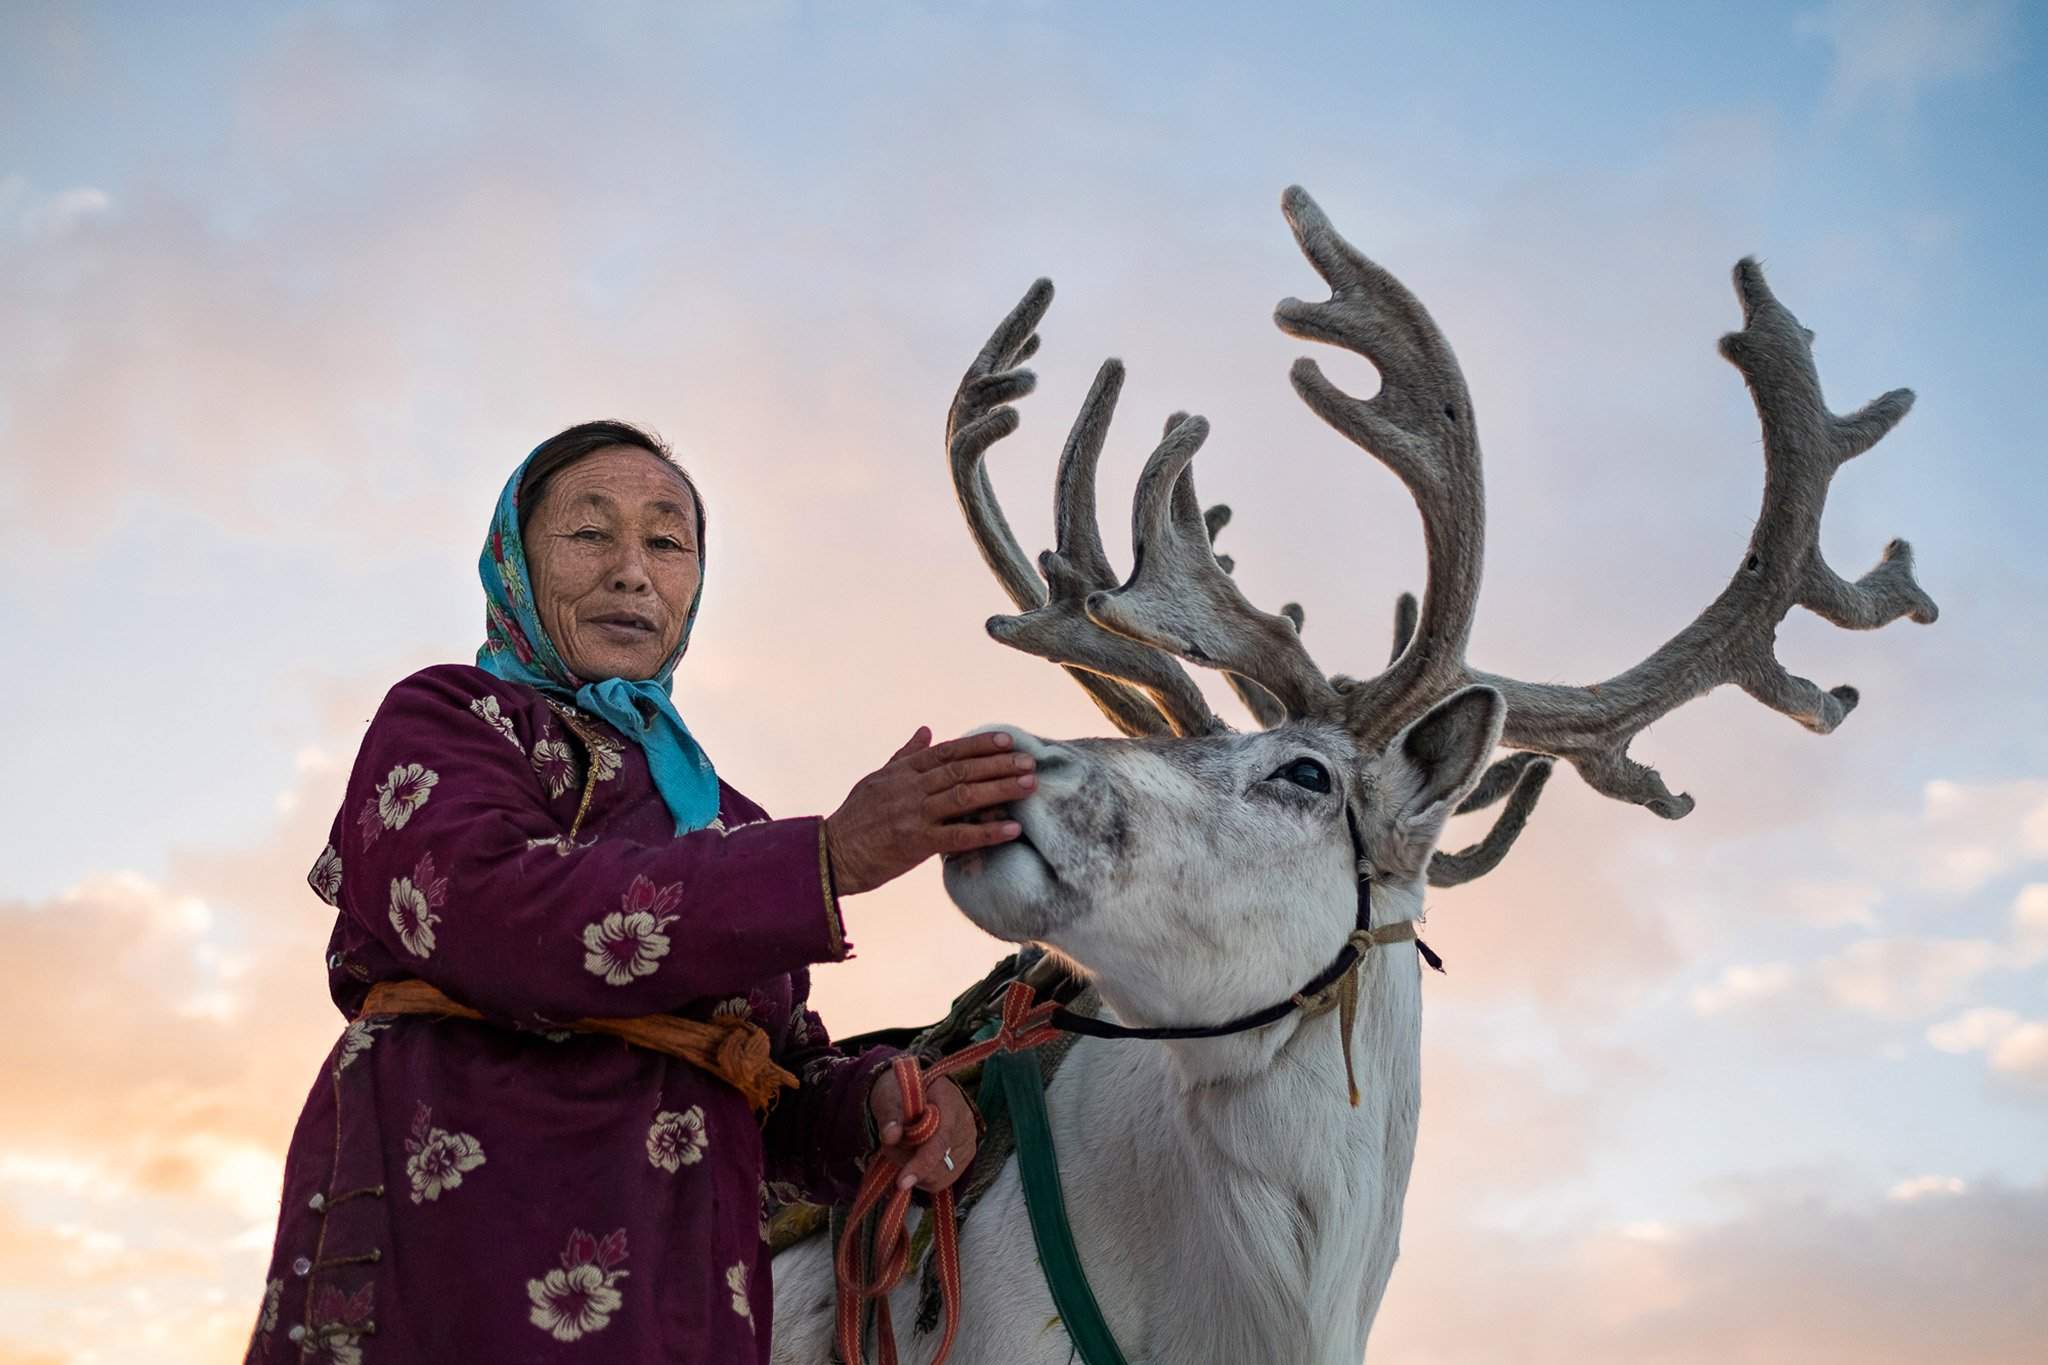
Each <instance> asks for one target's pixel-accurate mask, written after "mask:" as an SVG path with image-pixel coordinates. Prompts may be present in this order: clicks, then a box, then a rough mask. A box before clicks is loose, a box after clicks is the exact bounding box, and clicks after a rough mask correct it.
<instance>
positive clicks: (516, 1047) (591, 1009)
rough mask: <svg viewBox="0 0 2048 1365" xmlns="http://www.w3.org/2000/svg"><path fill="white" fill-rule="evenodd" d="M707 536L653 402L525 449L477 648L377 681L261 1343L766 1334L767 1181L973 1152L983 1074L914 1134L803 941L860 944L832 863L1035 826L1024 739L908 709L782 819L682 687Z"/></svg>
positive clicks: (490, 547)
mask: <svg viewBox="0 0 2048 1365" xmlns="http://www.w3.org/2000/svg"><path fill="white" fill-rule="evenodd" d="M703 565H704V509H703V503H702V501H701V500H700V499H699V497H698V495H697V490H696V487H695V485H694V484H692V482H691V481H690V479H689V478H688V476H687V475H686V474H685V473H684V472H683V471H682V470H681V469H680V468H678V467H677V466H676V465H675V464H674V462H673V461H672V460H671V459H670V458H669V456H668V454H667V452H666V451H665V450H664V449H663V447H662V446H661V445H660V444H659V443H658V442H657V441H656V440H654V439H653V438H652V437H650V436H648V435H646V434H645V433H643V432H641V431H638V430H636V429H634V428H633V427H630V426H626V425H624V424H620V423H612V422H597V423H589V424H586V425H583V426H578V427H574V428H571V429H570V430H568V431H565V432H563V433H561V434H560V435H558V436H555V437H553V438H552V439H550V440H548V441H545V442H543V443H542V444H541V445H540V447H539V448H537V449H536V450H535V451H534V452H533V454H532V455H530V456H529V457H528V458H527V459H526V461H525V462H524V463H523V464H522V465H521V466H520V468H519V469H518V470H517V471H516V472H515V473H514V474H513V476H512V478H511V480H510V481H509V482H508V483H507V484H506V485H505V490H504V492H503V494H502V495H501V496H500V498H499V500H498V506H497V511H496V515H495V517H494V519H493V522H492V526H491V532H490V536H489V539H488V540H487V541H486V543H485V547H484V553H483V557H482V561H481V569H482V574H483V581H484V591H485V595H486V597H487V599H488V606H487V609H486V612H487V640H486V643H485V644H484V646H483V648H482V649H481V650H480V651H479V652H478V654H477V666H476V667H474V668H470V667H464V666H461V665H453V664H450V665H443V666H439V667H434V668H429V669H426V670H424V671H422V672H419V673H416V674H414V675H413V676H412V677H410V678H407V679H406V680H405V681H403V682H401V683H399V684H398V685H397V686H396V687H394V688H392V689H391V692H390V694H389V695H388V696H386V697H385V699H384V704H383V706H382V707H381V708H380V709H379V710H378V712H377V715H376V718H375V719H374V720H372V721H371V723H370V728H369V732H368V733H367V734H366V735H365V736H364V738H363V744H362V749H361V752H360V753H359V754H358V756H357V758H356V763H355V769H354V772H353V773H352V774H351V776H350V778H349V783H348V788H347V793H346V795H345V797H344V799H343V802H342V809H341V813H340V815H339V816H337V817H336V819H335V822H334V829H333V835H332V839H331V841H330V843H329V844H328V847H327V848H326V849H325V851H323V852H322V853H321V855H320V858H319V861H318V862H317V863H316V864H315V866H314V868H313V871H312V875H311V878H310V880H311V882H312V884H313V887H314V889H315V890H316V891H317V892H318V893H319V894H320V896H321V897H322V898H323V899H324V900H326V901H327V902H328V903H329V904H331V905H333V906H334V907H335V909H336V911H337V913H336V917H335V925H334V935H333V938H332V940H331V942H330V944H329V949H328V955H327V977H328V988H329V991H330V992H331V994H332V995H333V997H334V1001H335V1003H336V1004H337V1005H339V1006H340V1008H341V1011H342V1014H343V1015H344V1016H345V1017H346V1018H347V1019H349V1021H350V1022H349V1025H348V1028H347V1030H346V1031H345V1032H344V1033H343V1034H342V1035H341V1037H340V1038H339V1039H338V1040H337V1041H336V1043H335V1045H334V1048H333V1050H332V1051H331V1052H330V1053H329V1054H328V1057H327V1060H326V1064H325V1065H324V1067H323V1068H322V1070H321V1073H320V1076H319V1077H318V1079H317V1080H316V1082H315V1083H314V1085H313V1088H312V1091H311V1093H310V1094H309V1095H308V1096H307V1098H306V1103H305V1108H304V1110H303V1112H302V1113H301V1116H300V1119H299V1124H298V1129H297V1131H296V1133H295V1134H294V1135H293V1138H292V1145H291V1152H290V1156H289V1158H288V1160H287V1162H286V1165H285V1177H284V1196H283V1208H282V1211H281V1214H280V1217H279V1220H278V1230H277V1242H276V1250H275V1252H274V1254H273V1257H272V1261H271V1270H270V1276H269V1279H268V1282H267V1284H266V1287H265V1289H266V1292H265V1296H264V1301H263V1306H262V1310H261V1314H260V1316H259V1319H258V1322H257V1328H256V1332H255V1336H254V1339H253V1341H252V1343H251V1346H250V1350H249V1356H248V1358H249V1360H251V1361H275V1362H283V1361H300V1360H322V1361H326V1360H331V1361H336V1362H343V1363H344V1365H358V1363H359V1362H369V1365H397V1363H398V1362H408V1363H411V1362H418V1363H419V1365H427V1363H428V1362H433V1363H434V1365H456V1363H457V1362H460V1363H462V1365H469V1362H477V1365H482V1363H483V1362H491V1365H498V1363H499V1362H513V1361H519V1362H541V1361H603V1362H607V1365H619V1363H620V1362H625V1363H627V1365H631V1363H632V1362H654V1361H691V1362H717V1365H726V1362H742V1361H757V1360H758V1361H765V1360H766V1359H767V1357H768V1331H769V1324H770V1320H771V1317H772V1313H771V1295H770V1286H769V1258H768V1254H767V1249H766V1245H765V1243H764V1242H763V1240H762V1224H761V1218H762V1209H763V1205H764V1203H765V1202H766V1200H767V1199H768V1197H769V1196H768V1188H769V1186H770V1185H771V1184H773V1185H774V1186H775V1187H776V1188H777V1190H778V1193H783V1194H787V1193H790V1191H788V1190H784V1189H783V1186H784V1185H785V1184H786V1185H787V1186H789V1187H793V1190H794V1191H796V1192H801V1193H802V1194H803V1195H804V1196H805V1197H807V1198H810V1199H813V1200H819V1201H831V1200H835V1199H841V1198H845V1197H847V1196H848V1195H850V1193H851V1191H852V1187H853V1186H854V1185H855V1184H856V1183H857V1182H858V1180H859V1178H860V1175H861V1173H862V1171H863V1169H864V1167H865V1165H866V1164H867V1163H868V1162H869V1161H870V1160H873V1159H876V1157H877V1155H878V1153H879V1155H880V1156H881V1157H882V1158H883V1159H887V1160H890V1161H893V1162H896V1163H897V1164H899V1165H900V1166H901V1167H902V1168H903V1173H902V1175H901V1176H900V1177H899V1179H900V1180H901V1181H902V1182H903V1183H904V1184H905V1185H906V1186H907V1185H908V1184H910V1183H912V1182H915V1183H917V1184H920V1185H922V1186H924V1187H925V1188H927V1189H938V1188H943V1187H944V1186H946V1185H947V1184H950V1183H951V1182H952V1181H953V1180H954V1179H956V1178H957V1177H958V1176H959V1174H960V1173H961V1172H962V1171H964V1170H965V1169H966V1166H967V1163H968V1161H969V1160H970V1159H971V1158H972V1156H973V1152H974V1139H975V1118H974V1115H973V1112H972V1110H971V1109H970V1107H969V1106H968V1104H967V1101H966V1100H965V1098H964V1097H963V1096H961V1095H960V1093H959V1092H958V1091H957V1090H956V1089H954V1088H953V1087H952V1086H951V1085H950V1083H943V1082H942V1083H941V1084H940V1086H939V1087H938V1089H937V1093H936V1095H935V1098H936V1100H937V1103H938V1107H939V1111H940V1115H941V1124H940V1127H939V1130H938V1133H937V1135H936V1136H934V1137H932V1138H931V1139H929V1140H928V1141H927V1142H926V1143H925V1144H924V1145H923V1146H922V1147H920V1148H918V1149H916V1150H914V1151H912V1150H906V1149H905V1145H904V1144H903V1143H902V1142H901V1137H902V1132H903V1129H902V1125H901V1122H900V1120H901V1118H902V1114H903V1103H902V1097H901V1096H900V1094H899V1093H898V1092H897V1089H896V1081H895V1078H894V1076H893V1075H891V1074H890V1071H889V1069H888V1065H887V1064H888V1061H889V1058H890V1054H889V1053H888V1052H887V1051H885V1050H881V1049H874V1050H870V1051H867V1052H863V1053H861V1054H860V1055H857V1056H849V1055H847V1054H846V1053H844V1052H841V1051H840V1050H838V1049H837V1048H835V1047H834V1046H833V1045H832V1043H831V1041H830V1039H829V1038H828V1037H827V1035H826V1032H825V1028H824V1026H823V1025H822V1024H821V1023H820V1022H819V1020H818V1017H817V1015H815V1014H813V1013H812V1012H811V1011H810V1009H809V1007H808V1005H807V1003H806V1002H807V997H808V994H809V985H810V978H809V970H808V969H809V966H810V964H811V963H814V962H836V961H839V960H841V959H843V958H845V957H846V956H847V955H848V952H849V950H850V946H851V945H850V944H849V943H848V941H847V937H846V933H845V929H844V927H843V924H842V921H841V916H840V901H841V898H842V897H845V896H850V895H854V894H857V893H859V892H862V891H868V890H872V889H873V888H874V887H877V886H879V885H881V884H882V883H884V882H886V881H888V880H890V879H891V878H893V877H896V876H899V875H901V874H902V873H904V872H907V871H908V870H910V869H911V868H912V867H914V866H916V865H917V864H918V863H920V862H922V861H923V860H924V859H926V858H928V857H930V856H931V855H932V854H934V853H943V852H947V851H955V850H968V849H974V848H981V847H986V846H988V845H991V844H995V843H1000V842H1002V841H1004V840H1006V839H1010V838H1014V837H1015V836H1016V833H1017V827H1016V826H1015V825H1014V824H1012V823H1010V822H1008V821H1007V820H1004V819H1002V818H1000V815H1001V812H1000V811H999V810H998V809H997V808H998V807H1000V806H1001V805H1002V804H1003V803H1004V802H1006V801H1013V800H1016V799H1018V798H1020V797H1021V796H1023V795H1024V793H1025V792H1027V791H1028V790H1029V789H1030V788H1031V786H1032V783H1033V778H1032V776H1031V774H1030V771H1029V770H1030V768H1031V761H1030V759H1029V758H1028V757H1025V756H1023V755H1018V754H1014V753H1010V752H1007V751H1006V750H1007V748H1008V743H1009V741H1008V737H1007V736H1003V735H988V736H977V737H972V738H968V739H962V740H955V741H953V742H951V743H946V744H939V745H931V744H930V742H929V739H930V737H929V734H928V733H927V732H926V731H924V730H920V731H919V732H918V733H917V735H915V736H913V737H912V739H911V740H910V742H909V743H908V744H906V745H905V746H904V747H903V748H902V749H901V750H899V751H898V752H897V753H896V755H895V756H894V757H893V758H892V759H891V760H890V761H889V762H888V763H887V764H886V765H884V766H883V767H882V768H881V769H879V770H878V771H877V772H875V773H873V774H871V775H869V776H868V777H866V778H864V779H862V780H861V782H860V783H859V784H858V785H856V786H855V787H854V789H853V791H852V793H851V794H850V795H849V796H848V797H847V798H846V800H845V802H844V803H843V804H842V805H841V806H840V807H839V809H838V810H837V811H835V812H834V813H833V814H832V815H831V816H829V817H827V818H823V819H820V818H818V817H815V816H805V817H800V818H797V819H785V820H771V819H769V818H768V817H767V816H766V815H765V814H764V813H763V812H762V811H761V809H760V808H759V807H757V806H755V805H754V803H753V802H751V801H749V800H748V799H747V798H746V797H744V796H742V795H740V794H739V793H738V792H737V791H735V790H733V789H732V788H731V787H729V786H727V785H726V784H725V783H724V782H722V781H720V780H719V778H718V775H717V774H716V773H715V772H714V771H713V769H712V765H711V761H710V759H709V758H708V757H706V755H705V753H704V751H703V750H702V749H701V748H700V747H698V745H697V743H696V741H695V740H694V739H693V738H692V737H691V735H690V731H689V729H688V728H687V727H686V726H685V725H684V724H683V721H682V718H681V717H680V716H679V715H678V714H677V713H676V709H675V707H674V705H673V704H672V703H671V701H670V698H669V687H670V676H671V674H672V673H673V671H674V669H675V667H676V664H677V661H678V660H680V659H681V658H682V656H683V651H684V648H685V647H686V645H687V644H688V642H689V638H690V626H691V622H692V621H693V620H694V619H695V616H696V613H697V604H698V601H699V599H700V597H701V595H702V588H703ZM763 1111H765V1112H763Z"/></svg>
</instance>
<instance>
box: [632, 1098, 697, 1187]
mask: <svg viewBox="0 0 2048 1365" xmlns="http://www.w3.org/2000/svg"><path fill="white" fill-rule="evenodd" d="M710 1145H711V1135H710V1134H709V1133H706V1132H705V1131H704V1107H703V1106H702V1105H698V1104H693V1105H691V1106H690V1107H689V1108H688V1109H685V1110H682V1111H681V1112H677V1111H676V1110H673V1109H664V1110H662V1111H661V1112H660V1113H659V1114H656V1115H655V1116H654V1123H653V1125H652V1126H650V1127H649V1128H648V1130H647V1159H648V1160H649V1161H651V1162H653V1163H654V1164H655V1165H656V1166H658V1167H660V1168H661V1169H662V1170H664V1171H667V1172H669V1173H670V1174H671V1175H673V1174H674V1173H675V1172H677V1171H679V1170H681V1169H682V1168H683V1167H685V1166H694V1165H696V1164H697V1163H698V1162H700V1161H702V1160H703V1159H704V1149H705V1148H706V1147H709V1146H710Z"/></svg>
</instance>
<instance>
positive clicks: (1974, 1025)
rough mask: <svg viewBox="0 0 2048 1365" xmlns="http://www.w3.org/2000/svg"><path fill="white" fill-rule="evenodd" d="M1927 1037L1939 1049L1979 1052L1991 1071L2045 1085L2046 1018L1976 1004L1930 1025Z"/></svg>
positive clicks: (2047, 1074) (2023, 1082) (2047, 1070)
mask: <svg viewBox="0 0 2048 1365" xmlns="http://www.w3.org/2000/svg"><path fill="white" fill-rule="evenodd" d="M1927 1041H1928V1042H1929V1043H1930V1044H1932V1045H1933V1046H1934V1047H1936V1048H1938V1049H1940V1050H1941V1051H1943V1052H1954V1053H1968V1052H1982V1053H1984V1054H1985V1061H1986V1062H1987V1063H1988V1064H1989V1066H1990V1068H1991V1070H1992V1072H1993V1073H1994V1074H1995V1075H1998V1076H2000V1077H2002V1078H2004V1079H2006V1080H2010V1081H2013V1082H2015V1083H2017V1084H2020V1085H2023V1086H2028V1087H2037V1088H2041V1089H2048V1019H2027V1018H2023V1017H2021V1016H2020V1015H2018V1014H2016V1013H2014V1012H2013V1011H2012V1010H2008V1009H1998V1008H1994V1007H1988V1006H1980V1007H1979V1008H1976V1009H1970V1010H1965V1011H1963V1012H1962V1013H1961V1014H1958V1015H1956V1016H1955V1017H1954V1018H1952V1019H1945V1020H1943V1021H1942V1022H1940V1023H1938V1024H1934V1025H1931V1026H1930V1027H1929V1028H1928V1030H1927Z"/></svg>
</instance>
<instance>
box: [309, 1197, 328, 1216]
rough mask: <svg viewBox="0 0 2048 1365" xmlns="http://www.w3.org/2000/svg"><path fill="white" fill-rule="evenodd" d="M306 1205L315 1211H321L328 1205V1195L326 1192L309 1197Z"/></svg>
mask: <svg viewBox="0 0 2048 1365" xmlns="http://www.w3.org/2000/svg"><path fill="white" fill-rule="evenodd" d="M306 1207H307V1208H309V1209H311V1210H313V1212H315V1213H318V1212H320V1210H322V1209H324V1208H326V1207H327V1196H326V1195H324V1194H316V1195H314V1196H313V1197H312V1198H311V1199H308V1200H307V1201H306Z"/></svg>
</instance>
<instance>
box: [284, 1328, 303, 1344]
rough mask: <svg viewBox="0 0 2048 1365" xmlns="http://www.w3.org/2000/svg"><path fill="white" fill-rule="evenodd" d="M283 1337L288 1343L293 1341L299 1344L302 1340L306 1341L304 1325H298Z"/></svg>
mask: <svg viewBox="0 0 2048 1365" xmlns="http://www.w3.org/2000/svg"><path fill="white" fill-rule="evenodd" d="M285 1337H286V1339H288V1340H290V1341H293V1342H300V1341H304V1340H305V1339H306V1326H305V1324H304V1323H300V1324H299V1325H298V1326H296V1327H294V1328H292V1330H291V1331H289V1332H286V1333H285Z"/></svg>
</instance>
